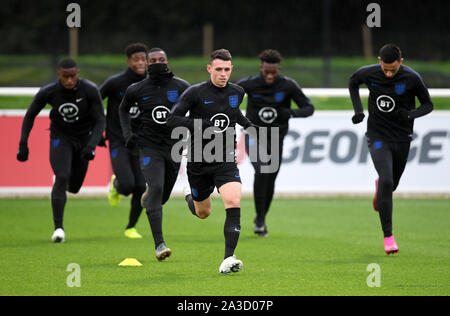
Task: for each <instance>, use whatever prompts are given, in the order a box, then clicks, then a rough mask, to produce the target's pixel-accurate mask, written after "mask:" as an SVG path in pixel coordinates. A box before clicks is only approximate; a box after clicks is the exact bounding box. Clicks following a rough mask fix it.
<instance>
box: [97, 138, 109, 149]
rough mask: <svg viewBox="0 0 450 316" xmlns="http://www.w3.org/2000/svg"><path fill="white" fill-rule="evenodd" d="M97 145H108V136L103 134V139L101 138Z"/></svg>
mask: <svg viewBox="0 0 450 316" xmlns="http://www.w3.org/2000/svg"><path fill="white" fill-rule="evenodd" d="M97 146H99V147H105V148H106V147H107V146H106V138H105V137H104V136H102V139H100V141H99V142H98V145H97Z"/></svg>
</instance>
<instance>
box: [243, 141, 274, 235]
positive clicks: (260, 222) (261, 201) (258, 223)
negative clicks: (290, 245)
mask: <svg viewBox="0 0 450 316" xmlns="http://www.w3.org/2000/svg"><path fill="white" fill-rule="evenodd" d="M252 146H257V140H256V139H255V138H251V137H250V135H245V149H246V151H247V154H248V155H249V156H250V154H249V153H250V147H252ZM258 152H259V151H258ZM250 158H251V164H252V166H253V169H254V170H255V174H254V180H253V201H254V205H255V211H256V217H255V220H254V224H255V233H256V234H262V233H263V231H264V223H265V214H266V192H267V190H268V186H269V182H268V181H267V174H262V173H261V165H262V163H261V161H260V159H259V155H258V156H257V157H254V158H252V157H250Z"/></svg>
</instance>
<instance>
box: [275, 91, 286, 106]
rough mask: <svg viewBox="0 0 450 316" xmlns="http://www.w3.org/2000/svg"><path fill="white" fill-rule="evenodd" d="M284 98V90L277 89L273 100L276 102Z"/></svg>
mask: <svg viewBox="0 0 450 316" xmlns="http://www.w3.org/2000/svg"><path fill="white" fill-rule="evenodd" d="M283 100H284V92H283V91H278V92H276V93H275V102H277V103H281V102H283Z"/></svg>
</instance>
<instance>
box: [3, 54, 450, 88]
mask: <svg viewBox="0 0 450 316" xmlns="http://www.w3.org/2000/svg"><path fill="white" fill-rule="evenodd" d="M63 57H65V56H60V58H63ZM77 62H78V64H79V67H80V75H81V76H82V77H84V78H87V79H89V80H91V81H93V82H95V83H97V84H98V85H100V84H101V83H102V82H104V81H105V79H106V78H108V77H109V76H111V75H114V74H116V73H118V72H121V71H123V70H124V69H125V68H126V58H125V57H124V56H122V55H83V56H79V57H78V58H77ZM207 62H208V61H207V60H206V59H203V58H201V57H173V58H172V57H170V52H169V64H170V68H171V69H172V70H173V71H174V73H175V74H176V75H177V76H179V77H181V78H183V79H185V80H187V81H188V82H190V83H191V84H193V83H197V82H201V81H204V80H207V79H208V73H207V72H206V64H207ZM376 62H377V60H376V58H373V59H370V60H366V59H364V58H362V57H346V58H342V57H333V58H331V59H330V83H329V84H330V87H335V88H338V87H341V88H345V87H347V85H348V79H349V77H350V76H351V74H352V73H353V72H355V71H356V70H357V69H358V68H359V67H361V66H364V65H368V64H372V63H376ZM233 64H234V70H233V73H232V76H231V80H232V81H236V80H238V79H239V78H242V77H246V76H251V75H255V74H257V73H258V72H259V66H260V61H259V60H258V59H257V58H256V57H255V58H243V57H234V58H233ZM405 65H408V66H411V67H412V68H413V69H414V70H416V71H418V72H419V73H420V74H421V75H422V77H423V79H424V80H425V82H426V84H427V85H428V87H430V88H447V87H449V82H450V61H418V60H408V59H407V60H405ZM281 66H282V73H283V74H284V75H286V76H289V77H291V78H293V79H295V80H296V81H297V82H298V83H299V84H300V85H301V86H302V87H322V86H323V60H322V59H321V58H317V57H314V58H311V57H297V58H286V59H284V60H283V62H282V64H281ZM54 68H55V66H54V65H52V59H51V58H50V57H49V56H45V55H39V56H33V55H25V56H19V55H14V56H8V55H0V86H42V85H44V84H45V83H47V82H49V81H53V80H55V79H56V70H52V69H54Z"/></svg>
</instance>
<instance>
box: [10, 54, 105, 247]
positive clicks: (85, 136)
mask: <svg viewBox="0 0 450 316" xmlns="http://www.w3.org/2000/svg"><path fill="white" fill-rule="evenodd" d="M46 104H50V105H51V107H52V110H51V111H50V121H51V124H50V163H51V166H52V169H53V172H54V175H55V180H54V183H53V188H52V193H51V200H52V210H53V221H54V225H55V231H54V233H53V236H52V241H53V242H55V243H57V242H64V241H65V238H66V236H65V232H64V227H63V217H64V208H65V205H66V201H67V194H66V191H69V192H70V193H78V192H79V190H80V188H81V186H82V184H83V181H84V178H85V176H86V172H87V169H88V164H89V161H90V160H92V159H94V157H95V148H96V146H97V144H98V143H99V142H100V140H101V138H102V134H103V131H104V128H105V115H104V112H103V104H102V99H101V96H100V93H99V90H98V88H97V86H96V85H95V84H94V83H92V82H90V81H88V80H85V79H80V78H79V69H78V66H77V64H76V62H75V61H74V60H73V59H64V60H62V61H61V62H60V63H59V65H58V80H57V81H55V82H53V83H50V84H48V85H46V86H44V87H42V88H41V89H40V90H39V92H38V93H37V94H36V96H35V97H34V99H33V102H32V103H31V105H30V107H29V108H28V110H27V113H26V114H25V117H24V119H23V124H22V134H21V138H20V143H19V151H18V153H17V159H18V160H19V161H22V162H24V161H27V160H28V153H29V151H28V137H29V135H30V132H31V129H32V128H33V124H34V120H35V118H36V116H37V115H38V114H39V112H40V111H41V110H42V109H43V108H44V107H45V105H46Z"/></svg>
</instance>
